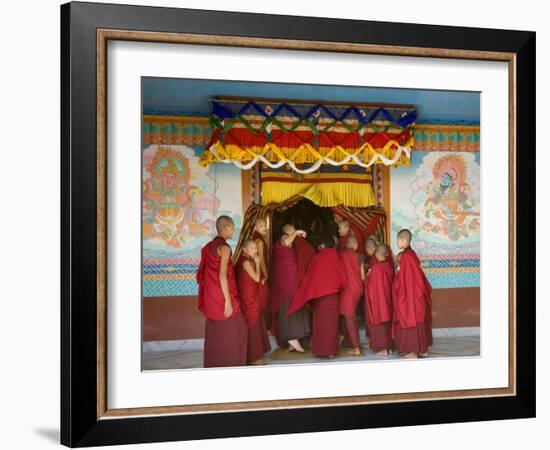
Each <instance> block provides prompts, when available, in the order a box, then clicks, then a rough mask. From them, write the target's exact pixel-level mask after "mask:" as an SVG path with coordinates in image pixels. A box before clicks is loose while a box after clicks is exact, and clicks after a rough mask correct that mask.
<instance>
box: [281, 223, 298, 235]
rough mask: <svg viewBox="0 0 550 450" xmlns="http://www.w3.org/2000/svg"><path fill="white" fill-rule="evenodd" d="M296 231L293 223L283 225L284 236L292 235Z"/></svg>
mask: <svg viewBox="0 0 550 450" xmlns="http://www.w3.org/2000/svg"><path fill="white" fill-rule="evenodd" d="M295 231H296V228H295V227H294V225H292V224H291V223H287V224H286V225H283V234H292V233H294V232H295Z"/></svg>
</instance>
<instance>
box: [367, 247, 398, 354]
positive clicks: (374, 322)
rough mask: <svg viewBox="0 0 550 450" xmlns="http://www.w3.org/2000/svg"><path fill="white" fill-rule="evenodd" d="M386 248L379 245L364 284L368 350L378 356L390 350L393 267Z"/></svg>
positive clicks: (388, 352)
mask: <svg viewBox="0 0 550 450" xmlns="http://www.w3.org/2000/svg"><path fill="white" fill-rule="evenodd" d="M387 256H388V247H387V246H386V245H385V244H380V245H379V246H378V248H377V250H376V253H375V258H376V262H373V263H372V264H371V267H370V270H369V273H368V276H367V279H366V282H365V290H366V295H365V299H366V300H365V310H366V311H367V316H368V320H369V330H370V335H369V348H370V349H371V350H373V351H375V352H376V354H377V355H378V356H388V355H389V354H390V353H391V348H392V319H393V303H392V282H393V266H392V264H391V263H390V261H389V260H388V259H387Z"/></svg>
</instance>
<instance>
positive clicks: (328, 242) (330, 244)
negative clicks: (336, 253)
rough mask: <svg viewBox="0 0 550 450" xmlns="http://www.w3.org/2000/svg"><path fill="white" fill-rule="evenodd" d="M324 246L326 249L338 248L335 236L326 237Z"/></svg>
mask: <svg viewBox="0 0 550 450" xmlns="http://www.w3.org/2000/svg"><path fill="white" fill-rule="evenodd" d="M323 245H324V247H325V248H334V247H336V239H334V237H333V236H326V237H325V238H323Z"/></svg>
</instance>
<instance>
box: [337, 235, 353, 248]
mask: <svg viewBox="0 0 550 450" xmlns="http://www.w3.org/2000/svg"><path fill="white" fill-rule="evenodd" d="M349 237H350V232H348V234H346V235H345V236H342V237H341V238H340V239H338V251H342V250H345V249H347V248H348V240H349Z"/></svg>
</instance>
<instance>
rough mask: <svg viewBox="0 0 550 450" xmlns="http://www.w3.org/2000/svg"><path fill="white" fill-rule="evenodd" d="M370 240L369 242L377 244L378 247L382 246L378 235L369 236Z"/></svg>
mask: <svg viewBox="0 0 550 450" xmlns="http://www.w3.org/2000/svg"><path fill="white" fill-rule="evenodd" d="M368 240H369V241H374V242H375V243H376V245H378V244H380V240H379V239H378V238H377V237H376V235H374V234H371V235H370V236H369V239H368Z"/></svg>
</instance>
